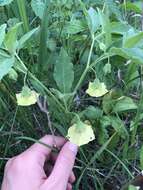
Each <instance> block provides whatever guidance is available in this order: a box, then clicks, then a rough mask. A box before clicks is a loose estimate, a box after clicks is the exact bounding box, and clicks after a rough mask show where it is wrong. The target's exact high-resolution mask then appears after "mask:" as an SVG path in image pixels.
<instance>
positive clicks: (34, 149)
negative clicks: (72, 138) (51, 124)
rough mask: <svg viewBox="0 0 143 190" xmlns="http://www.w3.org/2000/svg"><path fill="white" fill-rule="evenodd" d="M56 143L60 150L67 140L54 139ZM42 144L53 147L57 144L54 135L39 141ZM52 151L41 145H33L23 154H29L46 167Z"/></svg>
mask: <svg viewBox="0 0 143 190" xmlns="http://www.w3.org/2000/svg"><path fill="white" fill-rule="evenodd" d="M54 140H55V141H56V145H57V147H58V148H60V147H62V146H63V145H64V144H65V142H66V140H65V139H64V138H63V137H57V136H55V137H54ZM39 141H40V142H42V143H44V144H47V146H50V147H53V145H54V144H55V143H54V141H53V136H52V135H46V136H44V137H43V138H41V139H40V140H39ZM51 151H52V149H51V148H48V147H46V146H44V145H42V144H40V143H35V144H34V145H32V146H31V147H30V148H29V149H28V150H26V151H25V152H24V153H23V154H28V155H30V156H33V157H34V158H35V159H36V160H38V161H39V162H40V163H41V164H42V165H44V163H45V161H46V159H47V158H48V156H49V154H50V153H51Z"/></svg>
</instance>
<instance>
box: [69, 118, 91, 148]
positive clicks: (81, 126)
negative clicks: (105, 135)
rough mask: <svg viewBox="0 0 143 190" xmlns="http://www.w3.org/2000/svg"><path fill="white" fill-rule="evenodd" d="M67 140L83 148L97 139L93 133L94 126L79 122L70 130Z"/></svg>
mask: <svg viewBox="0 0 143 190" xmlns="http://www.w3.org/2000/svg"><path fill="white" fill-rule="evenodd" d="M67 138H68V139H69V141H71V142H72V143H74V144H76V145H78V146H82V145H84V144H88V143H89V142H90V141H93V140H94V139H95V135H94V133H93V129H92V126H91V125H90V124H89V123H88V124H87V123H86V122H85V123H83V122H81V121H78V122H77V123H75V124H73V125H72V126H71V127H70V128H69V130H68V134H67Z"/></svg>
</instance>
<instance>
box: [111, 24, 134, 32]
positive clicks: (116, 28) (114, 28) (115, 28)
mask: <svg viewBox="0 0 143 190" xmlns="http://www.w3.org/2000/svg"><path fill="white" fill-rule="evenodd" d="M110 28H111V33H114V34H122V35H123V34H124V33H126V32H128V31H129V30H130V28H131V26H130V25H128V24H127V23H121V22H111V23H110Z"/></svg>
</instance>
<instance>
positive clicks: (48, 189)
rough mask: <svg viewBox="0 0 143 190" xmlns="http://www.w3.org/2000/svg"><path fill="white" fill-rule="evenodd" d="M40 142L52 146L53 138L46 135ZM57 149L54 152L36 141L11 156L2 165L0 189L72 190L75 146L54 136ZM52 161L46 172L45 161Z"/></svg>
mask: <svg viewBox="0 0 143 190" xmlns="http://www.w3.org/2000/svg"><path fill="white" fill-rule="evenodd" d="M40 141H41V142H43V143H46V144H47V145H50V146H53V137H52V136H51V135H46V136H45V137H43V138H42V139H40ZM55 141H56V145H57V147H58V148H59V149H60V152H59V154H57V155H56V154H55V153H53V152H52V151H51V149H50V148H47V147H45V146H43V145H41V144H39V143H35V144H34V145H32V146H31V147H30V148H29V149H27V150H26V151H25V152H23V153H22V154H20V155H18V156H16V157H14V158H12V159H10V160H9V161H8V162H7V164H6V167H5V172H4V179H3V183H2V189H1V190H57V189H58V190H71V189H72V184H73V183H74V181H75V176H74V173H73V172H72V169H73V166H74V162H75V158H76V154H77V151H78V148H77V146H76V145H74V144H72V143H70V142H67V141H66V140H65V139H64V138H62V137H55ZM50 161H51V162H53V163H54V165H49V166H48V168H49V169H48V170H49V171H48V172H49V174H48V176H47V174H46V173H45V169H44V166H45V162H46V163H48V162H50Z"/></svg>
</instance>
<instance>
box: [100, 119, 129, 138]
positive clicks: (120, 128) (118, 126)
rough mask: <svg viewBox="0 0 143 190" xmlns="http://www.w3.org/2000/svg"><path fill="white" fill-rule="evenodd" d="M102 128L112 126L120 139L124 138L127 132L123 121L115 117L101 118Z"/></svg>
mask: <svg viewBox="0 0 143 190" xmlns="http://www.w3.org/2000/svg"><path fill="white" fill-rule="evenodd" d="M101 123H102V126H104V127H107V126H112V127H113V128H114V130H115V131H116V132H118V134H119V135H120V136H121V137H122V138H125V137H126V136H127V134H128V133H127V131H126V129H125V126H124V123H123V121H122V120H121V119H120V118H118V117H115V116H104V117H102V122H101Z"/></svg>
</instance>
